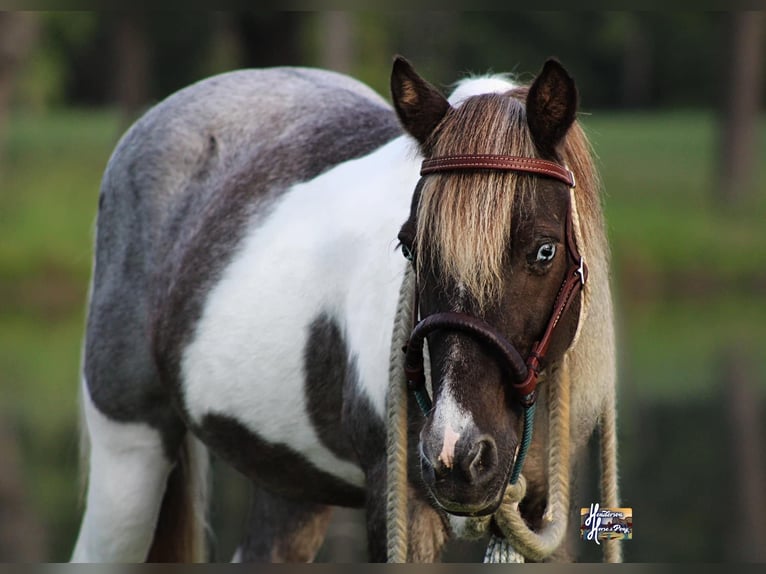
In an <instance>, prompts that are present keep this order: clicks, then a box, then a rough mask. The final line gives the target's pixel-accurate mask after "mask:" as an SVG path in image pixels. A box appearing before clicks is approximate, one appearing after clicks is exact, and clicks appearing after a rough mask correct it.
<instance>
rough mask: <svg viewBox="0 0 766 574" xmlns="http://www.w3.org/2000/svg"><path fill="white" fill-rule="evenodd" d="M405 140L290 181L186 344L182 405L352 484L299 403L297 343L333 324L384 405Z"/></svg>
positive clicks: (410, 176)
mask: <svg viewBox="0 0 766 574" xmlns="http://www.w3.org/2000/svg"><path fill="white" fill-rule="evenodd" d="M410 145H411V144H410V141H409V139H408V138H404V137H402V138H397V139H395V140H393V141H392V142H390V143H389V144H387V145H385V146H383V147H382V148H380V149H379V150H377V151H376V152H374V153H373V154H370V155H369V156H366V157H364V158H360V159H357V160H353V161H349V162H346V163H343V164H341V165H339V166H337V167H335V168H333V169H331V170H330V171H328V172H326V173H324V174H323V175H321V176H319V177H317V178H315V179H314V180H312V181H310V182H307V183H304V184H299V185H296V186H294V187H293V188H292V189H291V190H289V191H288V192H287V193H286V194H285V195H284V196H283V197H282V198H281V199H280V200H279V201H278V203H277V204H276V205H275V206H273V209H272V211H271V213H270V214H269V216H268V217H267V219H266V220H265V221H261V222H259V221H257V220H255V221H254V223H253V224H252V226H251V229H250V231H249V232H248V234H247V237H245V239H244V240H243V242H242V244H241V245H240V247H239V249H238V251H237V253H236V254H235V255H234V257H233V259H232V261H231V263H230V264H229V265H228V267H227V268H226V269H225V270H224V272H223V275H222V278H221V280H220V282H219V283H218V284H217V285H216V286H215V287H214V288H213V289H212V291H211V292H210V294H209V296H208V298H207V301H206V303H205V307H204V309H203V312H202V316H201V318H200V320H199V322H198V324H197V326H196V329H195V333H194V336H193V337H192V339H191V342H190V344H189V345H188V347H187V348H186V349H185V350H184V351H183V357H182V362H181V365H182V380H183V386H184V394H185V402H186V408H187V410H188V412H189V414H190V415H191V417H192V419H193V420H194V421H195V422H199V421H200V420H201V419H202V418H203V417H204V416H205V415H206V414H211V413H217V414H221V415H226V416H230V417H233V418H235V419H236V420H238V421H239V422H240V423H241V424H243V425H245V427H247V428H248V429H249V430H251V431H252V432H253V433H255V434H257V435H258V436H259V437H261V438H262V439H264V440H266V441H268V442H271V443H281V444H285V445H287V446H288V447H290V448H292V449H294V450H295V451H297V452H300V453H302V454H303V455H304V456H305V457H306V458H307V459H308V460H309V461H310V462H311V463H312V464H314V465H315V466H316V467H318V468H320V469H322V470H324V471H325V472H328V473H330V474H332V475H335V476H338V477H340V478H342V479H344V480H346V481H347V482H350V483H352V484H355V485H362V484H363V482H364V477H363V474H362V471H361V469H360V468H359V467H358V466H356V465H355V464H352V463H349V462H347V461H344V460H342V459H340V458H338V457H337V456H336V455H335V454H333V453H332V452H331V451H330V450H329V449H327V448H326V447H325V446H324V445H323V444H322V443H321V441H320V440H319V438H318V436H317V433H316V431H315V429H314V428H313V426H312V425H311V422H310V419H309V416H308V414H307V410H306V397H305V394H304V391H303V384H304V372H303V350H304V348H305V345H306V342H307V336H308V334H309V327H310V325H311V323H312V322H313V321H314V320H315V319H316V318H317V316H319V315H320V314H327V315H329V316H330V317H332V318H333V319H334V320H336V321H337V322H338V324H339V326H340V327H341V329H342V332H343V336H344V338H345V340H346V343H347V344H348V345H349V348H350V350H351V351H350V352H351V354H352V356H353V358H354V360H355V364H356V367H357V371H358V375H359V380H360V386H361V389H362V391H363V392H364V394H366V396H367V398H368V399H369V401H370V404H371V405H372V408H373V410H374V411H375V413H376V414H378V415H379V416H380V417H381V419H382V417H383V414H384V412H385V396H386V389H387V386H388V362H389V350H390V345H391V330H392V325H393V320H394V313H395V310H396V303H397V298H398V291H399V287H400V285H401V281H402V277H403V274H404V266H405V264H406V261H405V259H404V258H403V257H402V255H401V253H399V252H398V250H396V249H395V247H396V236H397V234H398V232H399V229H400V227H401V225H402V223H403V222H404V221H405V220H406V219H407V215H408V213H409V204H410V201H411V196H412V193H413V190H414V188H415V185H416V183H417V180H418V171H419V162H418V161H414V160H413V159H412V158H411V157H410V156H411V150H410Z"/></svg>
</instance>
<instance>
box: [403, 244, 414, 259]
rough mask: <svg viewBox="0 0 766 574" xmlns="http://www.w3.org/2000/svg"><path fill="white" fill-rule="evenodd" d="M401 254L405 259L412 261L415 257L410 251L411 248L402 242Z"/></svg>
mask: <svg viewBox="0 0 766 574" xmlns="http://www.w3.org/2000/svg"><path fill="white" fill-rule="evenodd" d="M402 255H404V258H405V259H406V260H407V261H413V260H414V259H415V255H414V254H413V253H412V249H411V248H410V247H408V246H407V245H405V244H404V243H402Z"/></svg>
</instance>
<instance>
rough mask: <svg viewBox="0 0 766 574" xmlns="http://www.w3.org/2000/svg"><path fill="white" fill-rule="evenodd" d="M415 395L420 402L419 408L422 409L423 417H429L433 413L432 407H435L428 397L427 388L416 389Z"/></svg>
mask: <svg viewBox="0 0 766 574" xmlns="http://www.w3.org/2000/svg"><path fill="white" fill-rule="evenodd" d="M414 395H415V400H416V401H417V402H418V406H419V407H420V411H421V412H422V413H423V416H425V417H427V416H428V413H429V412H431V407H432V406H433V403H432V402H431V397H429V396H428V393H427V392H426V390H425V388H422V389H415V391H414Z"/></svg>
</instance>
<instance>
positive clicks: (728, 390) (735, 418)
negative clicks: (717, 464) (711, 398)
mask: <svg viewBox="0 0 766 574" xmlns="http://www.w3.org/2000/svg"><path fill="white" fill-rule="evenodd" d="M742 348H743V347H741V346H733V347H732V348H731V349H729V350H728V351H727V352H725V354H724V357H723V367H724V372H723V375H724V395H725V396H726V403H727V404H726V407H727V410H728V419H729V428H730V429H731V430H730V436H731V437H732V444H731V453H732V459H733V460H732V461H731V462H732V463H733V464H732V467H731V473H730V475H731V476H732V477H733V480H732V483H731V484H730V485H728V488H730V489H732V490H733V491H734V493H736V494H735V497H734V500H736V504H737V506H736V507H735V508H732V509H731V511H730V513H729V515H730V516H731V521H730V525H731V532H730V536H731V537H732V540H731V542H730V545H729V548H730V552H731V555H730V556H729V557H728V558H729V559H730V560H732V561H736V562H766V544H764V541H766V492H764V486H766V459H765V458H764V454H763V453H764V436H763V418H762V416H761V415H762V410H761V406H762V402H763V398H762V394H761V393H759V392H758V388H757V386H756V385H755V380H754V373H755V372H756V369H755V366H754V365H753V363H752V361H751V360H749V357H748V355H747V353H745V352H744V351H743V350H742Z"/></svg>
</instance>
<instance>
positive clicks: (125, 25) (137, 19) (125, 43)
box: [114, 11, 149, 124]
mask: <svg viewBox="0 0 766 574" xmlns="http://www.w3.org/2000/svg"><path fill="white" fill-rule="evenodd" d="M145 18H146V15H145V14H144V13H143V12H133V11H131V12H125V13H120V14H119V15H118V20H117V21H116V23H115V24H116V30H115V34H114V42H115V46H114V49H115V58H116V66H115V77H114V91H115V94H114V95H115V100H116V101H117V104H118V105H119V107H120V111H121V113H122V121H123V123H125V124H130V123H132V121H133V120H134V119H135V118H136V116H137V115H138V114H139V113H140V111H141V109H142V108H143V106H144V105H146V103H147V101H148V99H149V47H148V42H147V37H146V23H145Z"/></svg>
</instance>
